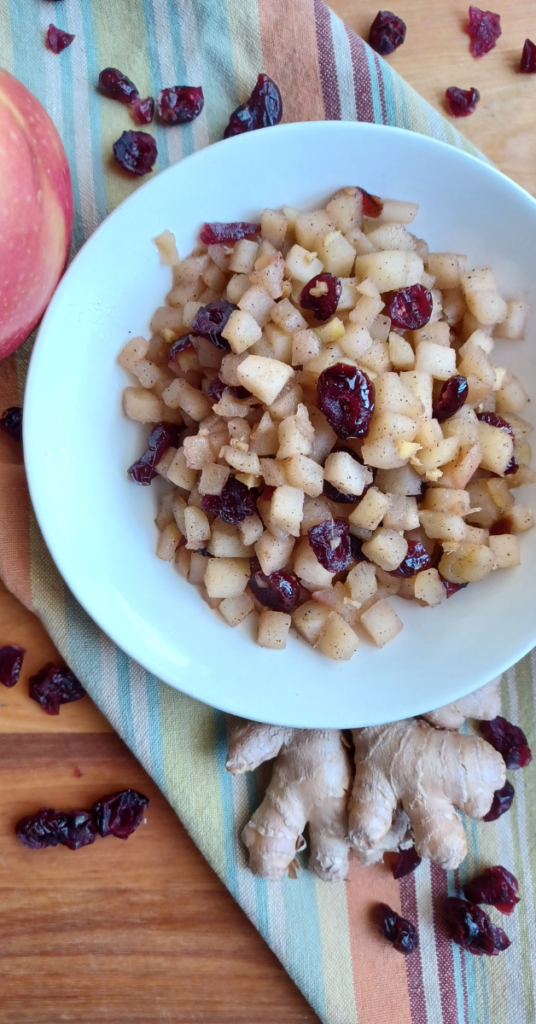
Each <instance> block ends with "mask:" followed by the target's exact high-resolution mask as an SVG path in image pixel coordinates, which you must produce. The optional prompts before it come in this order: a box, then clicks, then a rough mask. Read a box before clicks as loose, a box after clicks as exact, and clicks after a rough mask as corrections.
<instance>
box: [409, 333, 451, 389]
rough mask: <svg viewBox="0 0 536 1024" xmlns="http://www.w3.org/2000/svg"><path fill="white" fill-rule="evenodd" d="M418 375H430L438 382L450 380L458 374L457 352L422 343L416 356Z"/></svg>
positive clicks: (426, 342)
mask: <svg viewBox="0 0 536 1024" xmlns="http://www.w3.org/2000/svg"><path fill="white" fill-rule="evenodd" d="M415 369H416V371H417V373H429V374H431V375H432V377H435V378H436V380H448V379H449V377H452V376H454V374H455V373H456V352H455V351H454V349H453V348H445V346H444V345H436V344H435V343H434V342H432V341H420V342H419V344H418V345H417V351H416V354H415Z"/></svg>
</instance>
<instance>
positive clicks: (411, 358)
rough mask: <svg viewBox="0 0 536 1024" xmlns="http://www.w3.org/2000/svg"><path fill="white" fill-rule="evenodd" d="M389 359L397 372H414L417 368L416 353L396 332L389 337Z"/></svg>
mask: <svg viewBox="0 0 536 1024" xmlns="http://www.w3.org/2000/svg"><path fill="white" fill-rule="evenodd" d="M389 359H390V361H391V363H392V364H393V366H394V368H395V370H413V368H414V366H415V353H414V351H413V349H412V347H411V345H410V343H409V341H406V340H405V338H401V337H400V335H399V334H395V332H394V331H392V332H391V334H390V335H389Z"/></svg>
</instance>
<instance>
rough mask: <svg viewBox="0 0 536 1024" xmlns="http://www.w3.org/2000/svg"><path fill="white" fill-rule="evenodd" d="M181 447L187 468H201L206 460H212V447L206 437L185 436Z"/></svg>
mask: <svg viewBox="0 0 536 1024" xmlns="http://www.w3.org/2000/svg"><path fill="white" fill-rule="evenodd" d="M183 449H184V455H185V457H186V465H187V466H188V468H189V469H203V467H204V466H205V465H206V464H207V462H212V448H211V446H210V441H209V439H208V437H201V436H199V435H196V436H194V437H185V438H184V441H183Z"/></svg>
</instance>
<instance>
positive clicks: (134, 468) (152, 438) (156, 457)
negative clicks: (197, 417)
mask: <svg viewBox="0 0 536 1024" xmlns="http://www.w3.org/2000/svg"><path fill="white" fill-rule="evenodd" d="M178 439H179V431H178V428H177V427H176V426H175V425H174V424H173V423H157V424H156V426H155V427H154V428H153V430H152V431H151V433H150V434H149V440H148V441H147V448H146V449H145V451H144V453H143V455H142V456H141V458H139V459H137V460H136V462H133V463H132V465H131V467H130V469H129V470H128V475H129V477H130V479H131V480H134V482H135V483H137V484H141V485H142V487H147V486H148V484H150V483H151V480H154V478H155V476H156V467H157V465H158V463H159V462H160V459H162V458H163V457H164V455H165V454H166V452H167V450H168V448H171V447H172V446H173V447H174V448H175V447H176V446H177V443H178Z"/></svg>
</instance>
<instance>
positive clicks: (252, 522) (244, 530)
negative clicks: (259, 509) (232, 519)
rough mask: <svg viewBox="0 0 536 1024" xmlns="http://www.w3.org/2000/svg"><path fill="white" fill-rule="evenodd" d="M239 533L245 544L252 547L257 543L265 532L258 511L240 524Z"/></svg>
mask: <svg viewBox="0 0 536 1024" xmlns="http://www.w3.org/2000/svg"><path fill="white" fill-rule="evenodd" d="M238 533H239V536H240V539H241V541H242V543H243V544H245V545H246V546H247V547H250V546H251V545H252V544H256V543H257V541H258V540H260V538H261V537H262V535H263V533H264V527H263V525H262V523H261V520H260V519H259V517H258V515H257V513H256V512H254V513H253V515H252V516H246V518H245V519H244V522H243V523H239V524H238Z"/></svg>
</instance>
